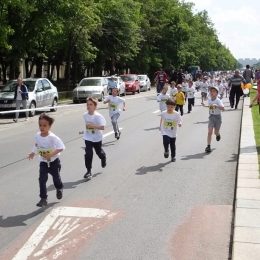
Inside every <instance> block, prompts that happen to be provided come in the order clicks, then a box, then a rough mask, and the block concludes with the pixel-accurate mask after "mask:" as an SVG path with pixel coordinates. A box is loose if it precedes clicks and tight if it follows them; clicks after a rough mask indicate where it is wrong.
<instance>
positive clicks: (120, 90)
mask: <svg viewBox="0 0 260 260" xmlns="http://www.w3.org/2000/svg"><path fill="white" fill-rule="evenodd" d="M111 77H112V76H110V77H106V78H107V80H108V81H109V80H111ZM114 78H115V81H116V83H117V89H118V93H119V96H121V95H122V96H125V95H126V89H125V82H124V81H123V80H122V78H121V77H119V76H114Z"/></svg>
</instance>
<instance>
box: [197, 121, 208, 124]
mask: <svg viewBox="0 0 260 260" xmlns="http://www.w3.org/2000/svg"><path fill="white" fill-rule="evenodd" d="M208 122H209V121H204V122H196V123H194V125H198V124H207V123H208Z"/></svg>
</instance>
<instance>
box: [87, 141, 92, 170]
mask: <svg viewBox="0 0 260 260" xmlns="http://www.w3.org/2000/svg"><path fill="white" fill-rule="evenodd" d="M85 145H86V147H85V166H86V169H87V171H91V168H92V160H93V142H91V141H86V140H85Z"/></svg>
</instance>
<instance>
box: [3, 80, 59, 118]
mask: <svg viewBox="0 0 260 260" xmlns="http://www.w3.org/2000/svg"><path fill="white" fill-rule="evenodd" d="M23 84H24V85H26V87H27V89H28V92H29V95H28V96H29V97H28V102H27V106H28V108H30V109H32V110H31V111H29V116H34V115H35V112H36V111H35V110H33V109H34V108H39V107H50V106H51V107H55V108H53V109H51V111H57V108H56V106H57V104H58V98H59V95H58V91H57V88H56V87H55V86H54V85H53V84H52V83H51V82H50V81H49V80H48V79H46V78H28V79H23ZM16 85H17V80H11V81H10V82H8V83H7V84H6V86H5V87H4V88H3V89H2V90H1V91H0V109H1V110H10V109H11V110H15V108H16V104H15V101H14V90H15V87H16ZM22 108H23V107H22V105H21V109H22Z"/></svg>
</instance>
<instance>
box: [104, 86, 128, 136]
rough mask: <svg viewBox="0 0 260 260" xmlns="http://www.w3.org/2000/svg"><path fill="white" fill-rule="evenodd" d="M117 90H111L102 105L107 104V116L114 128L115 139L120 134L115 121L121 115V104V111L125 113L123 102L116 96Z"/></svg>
mask: <svg viewBox="0 0 260 260" xmlns="http://www.w3.org/2000/svg"><path fill="white" fill-rule="evenodd" d="M118 93H119V90H118V89H117V88H113V89H112V95H111V96H108V97H106V98H105V100H104V104H107V103H108V108H109V115H110V117H111V123H112V125H113V128H114V132H115V138H116V139H117V140H118V139H119V138H120V135H121V132H120V130H119V127H118V124H117V120H118V118H119V116H120V114H121V109H120V107H119V106H120V104H123V111H125V100H124V99H123V98H121V97H119V96H118Z"/></svg>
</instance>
